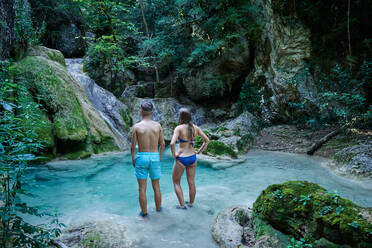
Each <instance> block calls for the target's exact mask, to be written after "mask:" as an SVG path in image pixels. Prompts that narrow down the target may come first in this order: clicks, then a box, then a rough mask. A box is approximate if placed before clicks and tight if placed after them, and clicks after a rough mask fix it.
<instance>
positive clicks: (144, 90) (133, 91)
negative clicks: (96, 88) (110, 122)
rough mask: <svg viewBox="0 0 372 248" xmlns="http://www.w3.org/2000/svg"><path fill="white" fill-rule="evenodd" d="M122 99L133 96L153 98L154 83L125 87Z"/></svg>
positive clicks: (140, 83) (141, 82)
mask: <svg viewBox="0 0 372 248" xmlns="http://www.w3.org/2000/svg"><path fill="white" fill-rule="evenodd" d="M121 96H122V97H127V96H129V97H130V96H134V97H139V98H154V96H155V91H154V82H143V81H140V82H137V84H136V85H131V86H127V87H126V88H125V90H124V92H123V94H122V95H121Z"/></svg>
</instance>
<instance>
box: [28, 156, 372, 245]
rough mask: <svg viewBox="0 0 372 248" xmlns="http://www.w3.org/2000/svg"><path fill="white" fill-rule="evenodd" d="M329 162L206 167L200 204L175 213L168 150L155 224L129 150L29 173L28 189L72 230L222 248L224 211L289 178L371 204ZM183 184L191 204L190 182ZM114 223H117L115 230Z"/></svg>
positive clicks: (361, 188)
mask: <svg viewBox="0 0 372 248" xmlns="http://www.w3.org/2000/svg"><path fill="white" fill-rule="evenodd" d="M325 162H326V160H325V159H321V158H316V157H308V156H305V155H297V154H288V153H279V152H263V151H255V152H250V153H248V154H247V155H246V161H245V162H244V163H242V164H239V165H236V166H233V167H228V168H221V167H219V169H213V168H212V167H211V166H210V165H209V164H207V163H205V162H204V163H203V162H199V164H198V168H197V175H196V184H197V196H196V202H195V207H194V208H192V209H188V210H186V211H185V210H178V209H176V208H175V206H176V205H177V199H176V196H175V194H174V192H173V185H172V179H171V172H172V165H173V164H172V158H171V156H170V152H169V150H166V152H165V156H164V160H163V164H162V173H163V176H162V178H161V180H160V185H161V190H162V194H163V211H162V212H161V213H156V212H155V206H154V202H153V194H152V188H151V184H150V182H149V184H148V189H147V192H148V205H149V215H150V217H149V219H148V220H147V221H142V220H141V219H140V218H139V217H138V213H139V204H138V198H137V197H138V193H137V182H136V180H135V177H134V174H133V173H134V169H133V167H132V165H131V159H130V154H129V153H116V154H110V155H102V156H96V157H92V158H89V159H85V160H79V161H59V162H51V163H48V164H46V165H45V166H41V167H40V166H38V167H33V168H30V170H29V173H28V175H27V177H29V178H30V179H32V180H31V181H30V180H29V181H30V183H29V184H28V185H26V189H27V190H28V191H29V192H32V193H33V194H35V195H37V197H36V198H31V199H27V200H28V202H29V203H30V204H31V205H38V206H42V207H45V208H47V209H48V210H49V211H52V212H53V211H55V210H56V211H57V212H58V213H59V214H60V215H61V217H60V220H61V221H62V222H63V223H65V224H67V225H75V224H79V223H83V222H86V221H98V220H109V221H108V222H107V223H115V222H120V223H124V224H125V225H126V226H127V227H128V236H129V237H130V238H133V239H135V240H136V247H144V248H146V247H154V248H156V247H193V248H196V247H203V248H204V247H217V246H216V245H215V244H214V242H213V240H212V237H211V234H210V228H211V225H212V224H213V221H214V218H215V217H216V215H217V214H218V212H219V211H221V210H222V209H223V208H225V207H228V206H231V205H237V204H238V205H243V204H244V205H245V204H246V205H251V204H252V203H253V202H254V201H255V199H256V198H257V196H258V195H259V194H260V192H261V191H262V190H263V189H265V188H266V187H267V186H268V185H270V184H274V183H281V182H284V181H288V180H308V181H311V182H315V183H318V184H320V185H321V186H323V187H325V188H326V189H328V190H330V191H334V190H337V191H338V192H339V193H340V195H341V196H344V197H347V198H349V199H351V200H353V201H354V202H355V203H357V204H359V205H362V206H369V207H371V206H372V194H371V189H372V182H371V181H364V182H356V181H352V180H350V179H345V178H342V177H339V176H337V175H335V174H333V173H332V172H331V171H330V170H329V169H328V168H326V167H325V166H323V165H322V163H325ZM182 186H183V189H184V194H185V196H186V199H187V198H188V197H187V196H188V190H187V184H186V178H183V181H182ZM113 226H114V225H113Z"/></svg>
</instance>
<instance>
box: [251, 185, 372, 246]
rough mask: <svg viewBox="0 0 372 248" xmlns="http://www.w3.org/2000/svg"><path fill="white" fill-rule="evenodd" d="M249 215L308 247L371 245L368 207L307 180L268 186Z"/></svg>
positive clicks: (370, 215)
mask: <svg viewBox="0 0 372 248" xmlns="http://www.w3.org/2000/svg"><path fill="white" fill-rule="evenodd" d="M253 216H255V218H257V219H259V220H262V221H265V222H267V223H268V224H269V225H271V226H272V227H274V228H275V229H277V230H279V231H281V232H282V233H284V234H287V235H291V236H293V237H294V238H295V239H297V240H300V239H302V238H303V239H305V242H306V243H308V244H309V245H312V247H344V246H345V245H349V246H352V247H361V248H362V247H372V235H371V230H372V210H371V209H369V208H363V207H360V206H358V205H356V204H355V203H353V202H352V201H350V200H348V199H345V198H342V197H340V196H339V195H338V194H337V192H334V193H332V192H329V191H327V190H326V189H324V188H322V187H320V186H319V185H317V184H314V183H310V182H307V181H289V182H285V183H282V184H273V185H270V186H269V187H267V188H266V189H265V190H263V191H262V193H261V194H260V196H259V197H258V198H257V200H256V201H255V203H254V204H253ZM324 243H326V244H329V245H330V244H332V246H322V245H321V244H324Z"/></svg>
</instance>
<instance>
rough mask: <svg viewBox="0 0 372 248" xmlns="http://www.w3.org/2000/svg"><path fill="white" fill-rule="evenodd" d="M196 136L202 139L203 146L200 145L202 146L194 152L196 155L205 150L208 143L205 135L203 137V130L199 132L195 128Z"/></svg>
mask: <svg viewBox="0 0 372 248" xmlns="http://www.w3.org/2000/svg"><path fill="white" fill-rule="evenodd" d="M196 134H197V135H199V136H200V137H202V139H203V141H204V142H203V144H202V146H201V147H200V148H199V150H198V151H197V152H196V154H200V153H202V152H203V151H204V150H205V148H207V146H208V143H209V138H208V136H207V135H205V133H204V132H203V130H201V129H200V128H199V127H196Z"/></svg>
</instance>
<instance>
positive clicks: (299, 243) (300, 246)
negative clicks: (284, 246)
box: [288, 237, 313, 248]
mask: <svg viewBox="0 0 372 248" xmlns="http://www.w3.org/2000/svg"><path fill="white" fill-rule="evenodd" d="M312 247H313V246H312V244H308V243H306V240H305V239H303V238H301V239H300V240H296V239H295V238H293V237H292V238H291V240H290V244H289V245H288V248H312Z"/></svg>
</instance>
